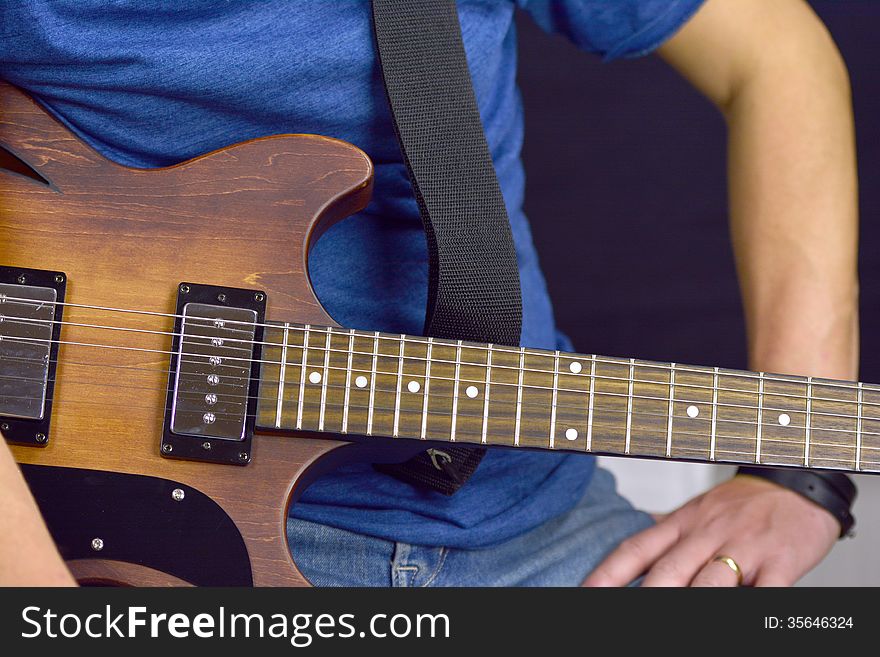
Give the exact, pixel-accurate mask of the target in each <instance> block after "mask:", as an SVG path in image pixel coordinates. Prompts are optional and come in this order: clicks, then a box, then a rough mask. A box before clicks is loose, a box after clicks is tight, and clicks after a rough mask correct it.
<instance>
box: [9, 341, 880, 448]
mask: <svg viewBox="0 0 880 657" xmlns="http://www.w3.org/2000/svg"><path fill="white" fill-rule="evenodd" d="M310 349H314V347H310ZM356 353H359V352H356ZM435 362H443V361H439V360H435ZM493 367H500V366H498V365H493ZM330 369H331V370H332V369H337V370H341V369H343V368H341V367H332V366H331V367H330ZM353 371H355V372H365V373H372V370H359V369H354V370H353ZM525 371H541V370H525ZM378 374H387V375H389V376H396V373H395V372H386V371H378ZM434 378H436V379H439V380H443V381H454V379H453V378H450V377H434ZM595 378H596V379H606V380H607V379H614V380H617V381H627V380H628V379H626V378H623V377H607V376H601V375H599V376H596V377H595ZM264 381H265V382H267V383H274V382H275V380H273V379H265V380H264ZM460 382H461V383H483V379H460ZM635 382H636V383H648V384H654V385H666V384H661V383H658V382H657V381H642V380H641V379H636V380H635ZM496 385H499V386H508V387H513V386H515V385H518V384H514V383H504V382H496ZM675 385H676V388H682V387H686V386H688V384H684V383H678V382H676V384H675ZM522 387H523V388H532V389H534V390H549V391H552V390H553V389H552V388H551V387H550V386H538V385H529V384H526V383H524V384H522ZM701 389H703V390H711V387H710V386H705V387H702V388H701ZM719 390H725V388H719ZM559 391H560V392H572V393H575V394H581V395H588V394H589V393H587V392H584V391H583V390H576V389H574V388H559ZM735 392H740V393H742V392H744V391H742V390H736V391H735ZM595 394H597V395H601V396H612V397H626V396H627V393H613V392H597V393H595ZM746 394H750V395H752V394H755V393H746ZM770 394H771V396H773V397H780V396H782V395H777V394H776V393H770ZM13 398H14V397H13ZM633 399H644V400H650V401H666V400H667V399H668V397H654V396H650V395H636V394H633ZM814 399H821V398H816V397H814ZM675 401H676V402H681V403H693V404H700V403H703V402H699V401H695V400H693V399H684V398H676V399H675ZM830 401H833V402H836V403H840V404H854V403H855V402H846V401H843V400H840V399H835V400H830ZM709 403H711V402H709ZM717 405H718V406H719V407H724V408H741V409H747V410H755V409H756V408H757V406H752V405H749V404H734V403H731V402H718V403H717ZM562 406H563V407H567V408H576V407H577V406H572V405H565V404H563V405H562ZM765 410H770V411H779V412H782V413H785V412H792V409H790V408H783V407H766V408H765ZM812 415H821V416H823V417H837V418H851V419H856V417H857V416H856V415H849V414H846V413H823V412H816V411H813V412H812ZM866 419H870V420H877V421H880V417H877V418H874V417H870V418H866ZM790 427H791V428H801V429H802V428H804V427H803V425H790ZM834 430H835V429H823V431H834ZM837 431H842V430H840V429H838V430H837ZM865 435H880V432H877V433H871V432H865Z"/></svg>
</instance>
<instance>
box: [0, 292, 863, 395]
mask: <svg viewBox="0 0 880 657" xmlns="http://www.w3.org/2000/svg"><path fill="white" fill-rule="evenodd" d="M4 301H14V302H16V303H19V304H22V305H26V304H30V305H32V306H41V305H45V304H49V305H58V306H69V307H74V308H84V309H90V310H100V311H106V312H119V313H132V314H141V315H150V316H156V317H168V318H174V319H191V320H199V321H205V322H214V321H215V320H217V319H222V318H217V317H197V316H188V315H178V314H173V313H160V312H154V311H149V310H135V309H127V308H110V307H107V306H94V305H88V304H77V303H70V302H37V301H34V300H32V299H26V298H22V297H10V296H8V295H2V294H0V303H2V302H4ZM207 305H210V304H207ZM42 321H44V322H46V323H49V322H54V321H55V320H42ZM222 321H224V322H225V323H227V324H245V325H247V326H249V327H260V328H270V329H275V330H278V331H281V330H283V329H284V328H285V327H284V326H282V325H280V324H278V323H275V324H269V323H255V322H246V321H240V320H228V319H222ZM57 323H59V324H63V323H64V320H61V321H60V322H57ZM306 326H307V325H297V324H292V323H291V324H289V325H288V326H287V327H286V328H287V329H288V331H299V332H301V333H322V334H326V333H327V332H328V331H329V332H331V333H333V334H334V335H338V336H343V337H347V336H349V335H351V334H350V333H349V332H348V331H346V330H345V329H337V330H335V331H334V329H333V327H327V326H322V327H319V326H311V325H308V326H309V328H306ZM108 328H110V329H113V328H119V327H108ZM226 330H233V331H241V332H244V331H245V329H226ZM165 334H166V335H170V336H174V335H178V334H176V333H174V332H166V333H165ZM354 335H355V337H358V338H364V339H369V340H373V339H376V338H378V339H380V340H390V341H394V342H400V341H401V340H402V341H403V342H409V343H412V344H425V341H426V340H427V338H420V339H416V338H415V337H414V336H403V335H393V334H388V333H384V334H383V333H381V332H380V333H379V335H376V334H375V333H374V332H367V333H355V334H354ZM232 339H234V338H230V340H232ZM251 342H252V343H254V341H251ZM261 344H269V345H271V346H275V347H279V348H280V347H281V346H282V345H281V344H280V343H261ZM434 345H435V346H442V347H451V348H455V347H456V346H457V345H456V343H455V342H444V341H439V340H435V341H434ZM96 346H97V345H96ZM294 346H295V345H294ZM462 348H464V349H475V350H482V351H486V350H488V349H491V350H492V351H493V353H509V354H513V355H516V356H517V357H518V356H519V354H520V349H519V348H516V347H506V346H504V345H480V344H475V343H463V344H462ZM523 353H525V354H526V355H530V356H538V357H542V358H554V357H555V354H554V352H553V351H547V350H544V351H536V350H533V349H532V350H530V349H525V350H523ZM565 355H566V356H570V357H572V358H571V359H572V360H584V359H585V355H583V354H569V353H567V352H566V354H565ZM577 356H581V357H580V358H577ZM603 358H604V360H602V359H603ZM622 360H624V361H625V360H627V359H622ZM597 362H602V363H608V364H614V365H627V366H628V365H629V364H628V363H627V362H621V361H618V360H612V359H609V358H608V357H597ZM637 366H638V367H651V368H655V369H662V370H666V371H668V370H671V369H672V367H671V366H670V365H667V364H663V363H656V362H650V361H640V362H639V363H638V364H637ZM710 369H711V368H710ZM525 371H529V370H525ZM534 371H538V372H542V371H544V370H534ZM675 371H676V372H694V373H697V374H711V372H707V371H706V369H700V368H698V367H696V366H693V365H676V366H675ZM722 376H726V377H732V378H747V379H759V378H763V379H764V381H765V382H766V381H779V382H783V383H795V384H802V385H806V381H805V380H804V379H805V378H806V377H797V376H795V375H788V376H786V375H779V374H766V373H750V372H746V371H738V372H734V371H729V370H728V371H725V372H724V373H723V374H722ZM821 381H822V382H821V384H820V385H823V386H826V387H838V388H845V389H847V390H857V389H858V385H856V386H853V384H852V383H849V382H846V381H834V380H830V379H822V380H821ZM868 385H871V384H868Z"/></svg>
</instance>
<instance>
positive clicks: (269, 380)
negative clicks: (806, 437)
mask: <svg viewBox="0 0 880 657" xmlns="http://www.w3.org/2000/svg"><path fill="white" fill-rule="evenodd" d="M12 341H13V342H14V340H12ZM75 344H83V345H84V346H101V345H89V344H85V343H75ZM120 349H128V348H124V347H120ZM314 350H315V351H316V352H318V353H319V354H320V353H321V352H323V351H325V349H323V348H320V347H314ZM148 351H154V350H148ZM339 351H341V350H339ZM159 353H166V354H167V353H172V352H159ZM358 353H361V354H362V355H365V356H366V355H369V354H366V353H365V352H358ZM184 355H189V356H199V357H204V358H207V357H208V356H207V355H203V354H184ZM386 357H387V358H393V357H392V356H386ZM0 360H2V359H0ZM422 360H425V359H422ZM32 362H39V363H43V362H45V361H42V360H39V359H34V360H33V361H32ZM55 362H57V361H55ZM182 362H183V363H190V364H201V363H200V362H199V361H188V360H183V361H182ZM269 362H273V363H274V361H269ZM275 364H279V363H275ZM288 365H290V366H292V367H297V366H298V364H297V363H295V362H292V361H291V362H289V363H288ZM96 366H103V365H96ZM219 367H223V365H220V366H219ZM314 367H315V368H316V371H317V370H318V369H323V366H317V365H315V366H314ZM328 369H333V370H337V371H348V370H347V368H341V367H335V366H330V367H328ZM351 371H352V372H360V373H363V374H372V370H363V369H357V368H352V370H351ZM182 374H185V375H188V376H206V374H207V373H193V372H183V373H182ZM376 374H377V375H383V376H394V377H396V376H397V373H396V372H386V371H378V372H376ZM0 376H2V378H11V379H17V380H25V381H32V382H39V383H42V381H43V379H42V378H40V379H36V378H28V377H16V376H10V375H0ZM410 376H414V377H416V378H419V376H420V375H417V374H410ZM226 378H227V379H230V378H231V379H237V380H248V381H253V380H255V379H254V378H253V377H229V376H226ZM431 378H432V379H435V380H447V381H451V380H453V379H451V378H449V377H438V376H432V377H431ZM595 378H596V379H607V380H615V381H626V382H628V381H629V379H628V378H621V377H608V376H600V375H595ZM52 380H53V381H55V380H57V379H52ZM261 380H262V381H263V382H265V383H273V384H274V383H279V381H278V380H274V379H270V378H265V379H261ZM460 382H462V383H477V384H483V383H484V381H483V380H482V379H480V380H474V379H462V380H461V381H460ZM634 382H635V380H634ZM638 382H640V383H647V384H655V385H667V384H665V383H662V382H655V381H645V380H639V381H638ZM290 385H292V384H290ZM493 385H496V386H497V385H501V386H507V387H517V386H518V384H513V383H505V382H500V381H496V382H493ZM676 385H678V384H676ZM686 385H688V384H680V386H679V387H684V386H686ZM522 387H523V388H531V389H534V390H542V391H548V392H552V390H553V388H551V387H547V386H535V385H529V384H523V386H522ZM667 387H668V386H667ZM689 387H693V388H696V389H699V390H706V391H711V390H712V388H710V387H704V386H696V385H691V386H689ZM728 390H731V391H732V392H737V393H743V392H745V391H740V390H732V389H728ZM557 391H558V392H569V393H574V394H579V395H588V394H589V392H588V391H585V390H575V389H570V388H557ZM166 392H167V389H166ZM207 392H210V390H207ZM594 394H604V395H606V396H620V397H624V398H626V397H628V395H624V394H621V393H610V392H601V391H599V392H595V393H594ZM745 394H755V393H751V392H745ZM782 396H783V395H776V394H772V393H765V395H764V397H765V398H766V397H782ZM250 397H251V395H248V396H246V398H247V399H250ZM633 398H634V399H650V400H656V401H668V396H666V395H665V396H663V397H650V396H645V395H633ZM797 398H798V399H803V397H797ZM272 399H274V397H271V398H269V399H267V400H265V401H271V400H272ZM816 399H817V398H815V397H814V398H813V400H816ZM673 401H678V402H680V403H692V404H696V405H699V404H703V405H706V404H709V405H711V404H712V402H711V401H701V400H696V399H681V398H679V399H674V400H673ZM827 401H831V402H835V403H854V402H847V401H843V400H834V399H828V400H827ZM714 406H715V407H718V406H722V407H735V408H745V409H749V410H757V409H758V408H759V406H751V405H747V404H731V403H727V402H715V403H714ZM760 408H762V409H764V410H768V411H781V412H784V413H794V414H805V411H801V410H797V409H787V408H776V407H773V406H765V405H762V406H760ZM811 415H821V416H825V417H836V418H844V419H854V420H857V419H858V417H859V416H857V415H849V414H843V413H826V412H822V411H813V412H811ZM861 419H862V420H863V421H864V420H868V421H876V420H880V418H874V417H871V416H867V417H866V416H865V415H864V414H862V416H861ZM769 426H774V425H772V424H770V425H769ZM789 426H792V428H802V429H806V425H789ZM828 430H829V431H837V432H840V433H851V432H850V431H846V430H841V429H828ZM861 435H875V434H874V432H867V431H865V432H861Z"/></svg>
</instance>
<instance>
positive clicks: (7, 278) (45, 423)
mask: <svg viewBox="0 0 880 657" xmlns="http://www.w3.org/2000/svg"><path fill="white" fill-rule="evenodd" d="M0 284H3V286H4V289H7V286H12V288H11V290H12V291H13V293H9V292H5V293H4V294H5V295H6V297H21V298H30V297H29V296H28V288H44V289H51V290H55V299H54V301H51V302H49V301H46V300H45V299H34V301H46V302H47V303H52V304H54V313H53V315H52V317H51V321H52V332H51V337H50V338H49V339H48V340H47V342H48V346H49V350H48V354H46V355H47V356H48V368H47V370H46V371H45V373H46V377H45V384H44V385H45V396H43V395H42V394H41V395H40V400H39V401H38V402H37V405H38V406H39V407H40V408H41V413H40V416H39V417H21V416H19V415H11V414H8V411H7V414H5V415H4V413H3V410H2V408H3V407H4V394H5V395H11V396H18V397H20V396H21V392H22V389H21V386H17V385H16V383H15V381H16V378H26V379H28V380H31V379H33V378H34V377H32V376H30V375H28V376H25V373H23V372H21V371H18V370H20V369H21V367H23V366H25V365H28V364H27V363H26V362H25V361H24V359H22V358H20V357H18V356H14V355H11V353H8V354H7V353H6V351H5V350H4V345H3V337H4V334H6V337H7V338H9V340H10V342H12V341H14V340H15V337H14V335H12V336H10V335H9V330H12V327H13V326H14V325H15V324H16V323H17V322H16V321H15V319H16V316H15V315H14V314H8V313H5V312H4V306H5V305H7V303H8V304H9V307H10V308H12V307H13V304H14V302H4V299H3V298H2V297H0V316H3V317H4V318H5V319H6V320H8V321H9V327H10V328H9V330H7V331H4V327H3V323H4V322H0V430H2V433H3V435H4V437H5V438H6V440H7V442H10V443H16V444H19V445H29V446H33V447H45V446H46V445H48V444H49V439H50V437H51V433H50V425H51V420H52V400H53V398H54V393H55V370H56V367H57V362H58V341H59V340H60V339H61V321H62V317H63V313H64V298H65V293H66V291H67V275H66V274H65V273H64V272H60V271H48V270H45V269H28V268H25V267H5V266H0ZM18 286H21V293H20V294H17V293H14V290H15V289H16V287H18ZM34 323H38V322H37V321H36V320H35V322H34ZM18 324H19V325H20V326H21V325H23V324H22V323H21V322H18ZM20 326H19V328H20ZM41 341H42V340H35V341H34V343H35V344H36V343H39V342H41ZM18 342H19V344H20V343H21V342H22V341H21V340H19V341H18ZM4 354H6V356H7V357H6V358H4ZM31 366H32V364H31ZM40 378H42V377H40ZM7 399H8V398H7ZM34 401H37V399H36V396H34Z"/></svg>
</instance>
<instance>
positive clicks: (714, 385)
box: [709, 367, 718, 461]
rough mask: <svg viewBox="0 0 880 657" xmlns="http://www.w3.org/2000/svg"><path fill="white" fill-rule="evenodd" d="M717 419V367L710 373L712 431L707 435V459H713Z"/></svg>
mask: <svg viewBox="0 0 880 657" xmlns="http://www.w3.org/2000/svg"><path fill="white" fill-rule="evenodd" d="M717 419H718V368H717V367H716V368H715V371H714V373H713V374H712V433H711V435H710V436H709V460H710V461H714V460H715V428H716V425H717Z"/></svg>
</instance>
